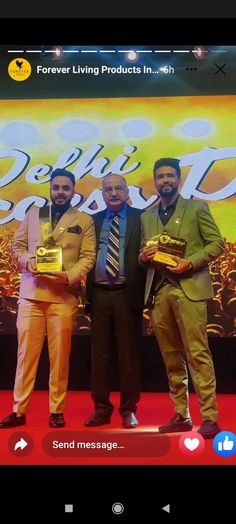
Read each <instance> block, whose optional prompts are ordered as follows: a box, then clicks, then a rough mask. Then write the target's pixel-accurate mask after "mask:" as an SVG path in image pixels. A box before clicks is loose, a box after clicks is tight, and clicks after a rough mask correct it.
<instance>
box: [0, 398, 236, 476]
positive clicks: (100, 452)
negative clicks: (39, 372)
mask: <svg viewBox="0 0 236 524" xmlns="http://www.w3.org/2000/svg"><path fill="white" fill-rule="evenodd" d="M111 400H112V402H113V404H114V406H115V409H114V413H113V416H112V421H111V424H109V425H104V426H100V427H96V428H86V427H84V420H85V419H86V418H88V417H89V416H90V415H91V414H92V412H93V403H92V400H91V397H90V392H87V391H70V392H69V393H68V400H67V408H66V411H65V420H66V426H65V428H60V429H56V430H55V429H50V428H49V427H48V418H49V413H48V392H47V391H35V392H34V393H33V397H32V401H31V406H30V410H29V412H28V414H27V424H26V425H25V426H21V427H18V428H12V429H1V430H0V464H1V465H7V464H15V465H22V464H24V465H39V464H40V465H50V464H52V465H86V464H89V465H116V464H119V465H185V466H186V465H227V464H236V454H234V455H233V456H232V457H226V458H223V457H222V456H219V455H218V454H217V453H216V452H215V451H214V449H213V445H212V442H213V441H212V440H206V441H204V444H203V445H202V446H199V449H198V450H197V449H193V450H192V449H187V450H186V448H185V447H183V438H182V436H184V437H186V438H187V437H189V438H190V441H189V442H190V444H191V442H194V441H193V439H194V437H196V435H195V434H194V433H193V432H196V431H197V429H198V428H199V426H200V424H201V416H200V412H199V408H198V404H197V399H196V396H195V395H194V394H191V395H190V410H191V416H192V420H193V423H194V428H193V432H192V433H191V434H186V433H175V434H169V435H160V434H158V431H157V429H158V426H159V425H160V424H163V423H164V422H166V421H168V420H169V419H170V418H171V417H172V416H173V407H172V401H171V400H170V398H169V396H168V394H166V393H142V394H141V400H140V403H139V407H138V411H137V416H138V419H139V426H138V427H137V428H135V429H128V430H127V429H124V428H122V420H121V417H120V415H119V412H118V405H119V393H117V392H114V393H112V394H111ZM218 404H219V413H220V416H219V424H220V427H221V429H222V431H231V432H233V433H235V434H236V416H235V413H236V409H235V408H236V395H227V394H224V395H223V394H220V395H218ZM11 412H12V392H11V391H2V392H1V407H0V419H2V418H4V417H5V416H6V415H8V414H9V413H11ZM21 439H23V440H21ZM180 439H181V441H180ZM22 442H23V449H21V447H22ZM24 442H26V443H27V444H24ZM17 443H18V447H17V449H15V447H16V444H17ZM19 443H20V444H19ZM181 443H182V445H181ZM24 446H25V447H24ZM190 447H191V445H190ZM193 447H194V446H193Z"/></svg>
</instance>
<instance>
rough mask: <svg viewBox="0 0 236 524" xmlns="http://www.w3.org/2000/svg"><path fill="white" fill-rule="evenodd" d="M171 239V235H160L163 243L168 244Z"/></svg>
mask: <svg viewBox="0 0 236 524" xmlns="http://www.w3.org/2000/svg"><path fill="white" fill-rule="evenodd" d="M169 240H170V235H161V236H160V242H161V243H162V244H166V243H167V242H169Z"/></svg>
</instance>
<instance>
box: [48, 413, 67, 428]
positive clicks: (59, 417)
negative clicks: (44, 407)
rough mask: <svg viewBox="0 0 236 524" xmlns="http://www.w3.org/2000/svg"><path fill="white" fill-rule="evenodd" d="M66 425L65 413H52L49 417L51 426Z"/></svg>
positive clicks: (59, 426) (61, 426) (60, 426)
mask: <svg viewBox="0 0 236 524" xmlns="http://www.w3.org/2000/svg"><path fill="white" fill-rule="evenodd" d="M65 425H66V423H65V420H64V416H63V413H51V415H50V417H49V426H50V428H63V427H64V426H65Z"/></svg>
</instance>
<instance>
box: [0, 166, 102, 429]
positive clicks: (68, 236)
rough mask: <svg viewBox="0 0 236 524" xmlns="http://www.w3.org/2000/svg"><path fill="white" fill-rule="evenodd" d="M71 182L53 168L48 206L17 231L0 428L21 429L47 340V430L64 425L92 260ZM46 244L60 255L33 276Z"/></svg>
mask: <svg viewBox="0 0 236 524" xmlns="http://www.w3.org/2000/svg"><path fill="white" fill-rule="evenodd" d="M74 193H75V177H74V175H73V174H72V173H70V172H69V171H67V170H65V169H56V170H55V171H53V172H52V175H51V179H50V196H51V204H50V205H49V206H46V207H44V208H38V207H36V206H33V207H31V208H30V210H29V211H28V213H27V214H26V216H25V219H24V220H23V222H22V223H21V225H20V227H19V229H18V231H17V232H16V235H15V238H14V240H13V246H12V251H13V254H14V257H15V258H16V260H17V262H18V266H19V269H20V271H21V272H22V278H21V286H20V297H19V308H18V316H17V332H18V359H17V368H16V376H15V386H14V404H13V413H12V414H11V415H9V416H8V417H6V418H5V419H4V420H2V422H0V428H11V427H15V426H21V425H24V424H26V416H25V413H26V411H27V410H28V407H29V404H30V399H31V395H32V391H33V388H34V382H35V378H36V373H37V368H38V363H39V358H40V354H41V350H42V346H43V342H44V338H45V334H46V335H47V342H48V351H49V362H50V376H49V410H50V418H49V426H50V427H52V428H57V427H63V426H64V425H65V420H64V415H63V413H64V409H65V402H66V394H67V385H68V373H69V358H70V350H71V336H72V329H73V323H74V319H75V316H76V313H77V310H78V297H79V295H80V280H81V278H82V277H83V276H84V275H86V274H87V273H88V271H90V270H91V268H92V267H93V264H94V261H95V229H94V224H93V220H92V218H91V217H90V216H88V215H87V214H85V213H81V212H79V211H78V210H77V209H74V208H73V207H72V206H71V200H72V198H73V196H74ZM49 241H50V243H51V245H52V246H55V247H56V248H58V246H61V247H59V252H60V253H62V267H61V268H59V270H57V271H56V272H47V269H46V270H45V273H38V271H37V268H36V260H35V253H36V248H37V246H40V245H41V246H44V245H45V243H46V244H47V243H48V242H49Z"/></svg>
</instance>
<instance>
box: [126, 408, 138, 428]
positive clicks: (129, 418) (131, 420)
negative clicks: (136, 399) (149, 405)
mask: <svg viewBox="0 0 236 524" xmlns="http://www.w3.org/2000/svg"><path fill="white" fill-rule="evenodd" d="M122 418H123V424H122V425H123V427H124V428H126V429H132V428H136V427H137V426H138V419H137V418H136V416H135V414H134V413H132V412H131V413H128V414H127V415H123V416H122Z"/></svg>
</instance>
